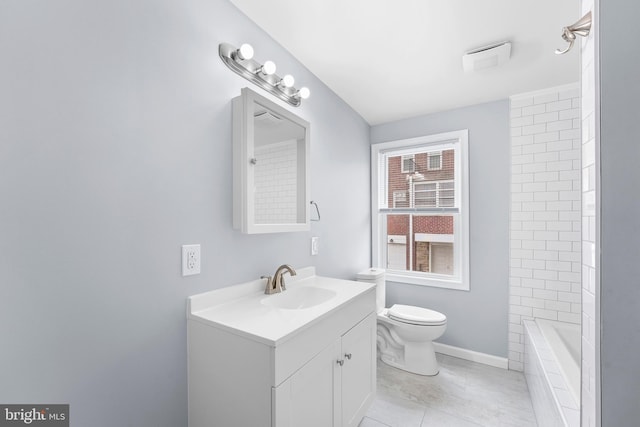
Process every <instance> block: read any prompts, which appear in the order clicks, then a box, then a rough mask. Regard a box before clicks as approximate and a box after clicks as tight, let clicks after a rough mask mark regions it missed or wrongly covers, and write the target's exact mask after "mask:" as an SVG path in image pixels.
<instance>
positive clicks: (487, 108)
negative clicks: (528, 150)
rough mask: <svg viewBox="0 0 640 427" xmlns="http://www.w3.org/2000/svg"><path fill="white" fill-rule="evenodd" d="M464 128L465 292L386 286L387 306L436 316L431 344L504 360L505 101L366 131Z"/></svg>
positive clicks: (390, 134) (400, 133)
mask: <svg viewBox="0 0 640 427" xmlns="http://www.w3.org/2000/svg"><path fill="white" fill-rule="evenodd" d="M459 129H469V165H470V172H469V180H470V215H471V216H470V241H471V243H470V255H469V256H470V291H469V292H466V291H456V290H449V289H440V288H430V287H424V286H416V285H409V284H401V283H389V284H388V285H387V306H389V305H391V304H395V303H404V304H413V305H418V306H422V307H428V308H432V309H434V310H438V311H441V312H442V313H444V314H446V316H447V331H446V332H445V334H444V335H443V336H442V338H440V339H439V340H438V341H439V342H442V343H445V344H450V345H454V346H457V347H462V348H466V349H470V350H475V351H479V352H482V353H488V354H492V355H495V356H500V357H506V356H507V323H508V322H507V312H508V280H509V279H508V275H509V265H508V263H509V228H508V227H509V179H510V169H509V168H510V166H509V165H510V145H509V101H508V100H504V101H498V102H492V103H487V104H481V105H476V106H471V107H466V108H461V109H457V110H452V111H446V112H442V113H436V114H431V115H427V116H423V117H416V118H413V119H408V120H402V121H398V122H393V123H388V124H383V125H378V126H373V127H372V128H371V142H372V143H378V142H385V141H393V140H398V139H405V138H412V137H417V136H421V135H430V134H436V133H441V132H448V131H453V130H459Z"/></svg>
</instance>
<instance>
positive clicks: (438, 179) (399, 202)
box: [380, 149, 456, 209]
mask: <svg viewBox="0 0 640 427" xmlns="http://www.w3.org/2000/svg"><path fill="white" fill-rule="evenodd" d="M383 161H384V162H386V168H385V169H386V181H387V182H386V194H385V197H384V200H382V199H380V202H381V207H384V208H392V209H393V208H397V209H399V208H425V209H429V208H437V207H456V206H455V197H454V188H455V182H454V179H455V166H454V163H455V150H454V149H447V150H432V151H429V150H424V149H423V150H422V151H416V153H415V154H400V153H397V155H394V153H388V154H385V156H384V158H383ZM381 166H385V165H384V164H382V163H381ZM442 190H447V191H444V192H443V191H442ZM402 194H404V195H405V196H402Z"/></svg>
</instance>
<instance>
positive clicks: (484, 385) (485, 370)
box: [359, 354, 537, 427]
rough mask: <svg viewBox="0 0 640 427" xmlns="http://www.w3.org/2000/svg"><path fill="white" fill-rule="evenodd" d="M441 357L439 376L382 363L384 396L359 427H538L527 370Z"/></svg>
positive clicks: (380, 383) (380, 395) (380, 380)
mask: <svg viewBox="0 0 640 427" xmlns="http://www.w3.org/2000/svg"><path fill="white" fill-rule="evenodd" d="M437 358H438V363H440V373H439V374H438V375H436V376H434V377H426V376H421V375H415V374H410V373H408V372H404V371H402V370H399V369H396V368H392V367H390V366H388V365H385V364H384V363H382V362H381V361H380V360H378V368H377V372H378V393H377V396H376V399H375V401H374V402H373V404H372V405H371V408H369V411H368V412H367V414H366V416H365V418H364V419H363V420H362V422H361V423H360V426H359V427H478V426H486V427H537V424H536V418H535V415H534V413H533V407H532V405H531V398H530V396H529V390H528V389H527V383H526V382H525V378H524V375H523V374H522V372H516V371H508V370H505V369H500V368H494V367H491V366H487V365H483V364H480V363H475V362H469V361H467V360H462V359H458V358H455V357H451V356H446V355H442V354H437Z"/></svg>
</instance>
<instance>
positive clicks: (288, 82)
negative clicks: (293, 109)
mask: <svg viewBox="0 0 640 427" xmlns="http://www.w3.org/2000/svg"><path fill="white" fill-rule="evenodd" d="M294 83H295V79H294V78H293V76H292V75H291V74H287V75H286V76H284V77H283V78H282V80H280V81H279V82H278V84H279V85H281V86H284V87H293V84H294Z"/></svg>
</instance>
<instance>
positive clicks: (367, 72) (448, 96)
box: [231, 0, 580, 125]
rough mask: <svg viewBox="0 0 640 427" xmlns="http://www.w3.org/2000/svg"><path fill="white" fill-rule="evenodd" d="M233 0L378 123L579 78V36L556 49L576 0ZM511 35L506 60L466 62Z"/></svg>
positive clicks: (576, 10)
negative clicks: (481, 65) (468, 69)
mask: <svg viewBox="0 0 640 427" xmlns="http://www.w3.org/2000/svg"><path fill="white" fill-rule="evenodd" d="M231 2H232V3H234V4H235V5H236V6H237V7H238V8H239V9H240V10H241V11H243V12H244V13H245V14H246V15H247V16H249V18H251V19H252V20H253V21H254V22H255V23H256V24H257V25H258V26H260V27H262V28H263V29H264V30H265V31H266V32H267V33H269V34H270V35H271V36H272V37H273V38H274V39H275V40H276V41H277V42H278V43H280V44H281V45H282V46H283V47H284V48H285V49H287V50H288V51H289V52H291V53H292V54H293V55H294V56H295V57H296V58H297V59H298V60H300V61H301V62H302V63H303V64H304V65H305V66H306V67H307V68H308V69H309V70H310V71H311V72H312V73H313V74H315V75H316V76H317V77H318V78H319V79H320V80H322V81H323V82H324V83H325V84H326V85H327V86H328V87H329V88H331V89H332V90H333V91H334V92H335V93H336V94H338V96H340V97H341V98H342V99H343V100H344V101H346V102H347V103H348V104H349V105H351V107H352V108H353V109H355V110H356V111H357V112H358V113H360V114H361V115H362V117H364V118H365V120H367V122H369V124H371V125H375V124H380V123H385V122H390V121H394V120H399V119H403V118H408V117H415V116H419V115H423V114H428V113H433V112H436V111H444V110H449V109H453V108H457V107H462V106H467V105H473V104H479V103H483V102H489V101H494V100H498V99H505V98H507V97H509V96H510V95H514V94H519V93H524V92H530V91H534V90H539V89H544V88H548V87H552V86H559V85H563V84H567V83H572V82H577V81H578V80H579V64H578V61H579V52H578V51H579V45H577V47H576V48H574V49H573V50H572V51H571V52H569V53H568V54H566V55H561V56H559V55H555V54H554V50H555V49H556V48H564V47H565V46H566V42H564V41H563V40H562V39H561V37H560V35H561V32H562V27H564V26H568V25H570V24H572V23H574V22H575V21H576V20H577V19H578V18H580V11H579V6H578V0H440V1H435V0H269V1H265V0H231ZM504 40H508V41H511V43H512V46H511V60H510V61H509V62H507V63H506V64H504V65H502V66H500V67H497V68H492V69H487V70H483V71H479V72H475V73H465V72H464V71H463V70H462V55H463V54H464V53H465V52H467V51H469V50H472V49H474V48H477V47H481V46H485V45H488V44H491V43H494V42H499V41H504ZM256 59H258V60H266V59H267V58H260V55H259V52H256ZM302 85H304V82H299V83H297V84H296V86H297V87H300V86H302ZM311 90H312V93H311V98H310V99H308V100H306V101H304V102H313V87H311Z"/></svg>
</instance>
